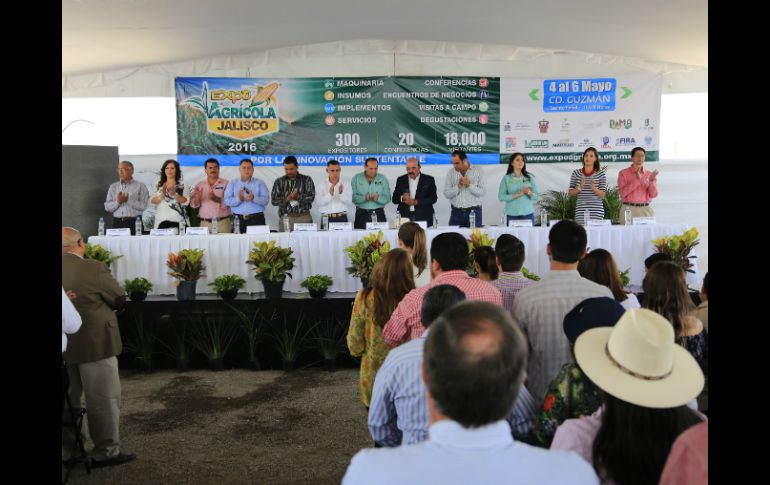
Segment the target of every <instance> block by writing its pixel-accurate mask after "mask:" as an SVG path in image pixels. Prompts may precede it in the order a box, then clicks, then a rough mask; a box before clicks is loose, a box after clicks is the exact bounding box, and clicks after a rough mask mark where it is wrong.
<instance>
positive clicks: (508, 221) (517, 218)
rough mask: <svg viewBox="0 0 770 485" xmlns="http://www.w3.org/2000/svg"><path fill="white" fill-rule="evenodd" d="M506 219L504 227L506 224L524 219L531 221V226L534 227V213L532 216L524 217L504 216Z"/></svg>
mask: <svg viewBox="0 0 770 485" xmlns="http://www.w3.org/2000/svg"><path fill="white" fill-rule="evenodd" d="M506 217H508V220H507V221H506V223H505V225H506V226H507V225H508V224H510V223H511V221H523V220H525V219H529V220H530V221H532V225H533V226H534V225H535V213H534V212H533V213H532V214H527V215H524V216H506Z"/></svg>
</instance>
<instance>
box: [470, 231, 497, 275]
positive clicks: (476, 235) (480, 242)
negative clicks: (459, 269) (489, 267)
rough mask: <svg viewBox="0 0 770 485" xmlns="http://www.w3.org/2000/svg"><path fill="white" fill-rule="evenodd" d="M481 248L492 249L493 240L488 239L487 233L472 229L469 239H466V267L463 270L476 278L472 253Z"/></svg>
mask: <svg viewBox="0 0 770 485" xmlns="http://www.w3.org/2000/svg"><path fill="white" fill-rule="evenodd" d="M482 246H489V247H494V246H495V240H494V239H490V237H489V235H488V234H487V233H484V232H481V231H480V230H478V229H474V230H473V232H471V237H469V238H468V266H466V268H465V272H466V273H468V274H469V275H470V276H478V273H476V266H475V265H474V264H473V263H474V260H473V252H474V251H475V250H476V249H478V248H480V247H482Z"/></svg>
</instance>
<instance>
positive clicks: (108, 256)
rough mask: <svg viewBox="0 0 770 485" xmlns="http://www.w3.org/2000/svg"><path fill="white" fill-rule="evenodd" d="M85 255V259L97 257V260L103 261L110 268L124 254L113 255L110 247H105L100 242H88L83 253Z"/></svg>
mask: <svg viewBox="0 0 770 485" xmlns="http://www.w3.org/2000/svg"><path fill="white" fill-rule="evenodd" d="M83 257H84V258H85V259H95V260H97V261H101V262H102V263H104V264H106V265H107V267H108V268H109V267H110V265H112V263H114V262H115V261H117V260H118V259H120V258H122V257H123V255H122V254H121V255H119V256H113V255H112V253H111V252H110V251H109V250H108V249H104V248H103V247H102V246H101V245H99V244H90V243H86V251H85V253H84V254H83Z"/></svg>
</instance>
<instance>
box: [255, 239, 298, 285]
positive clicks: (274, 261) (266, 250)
mask: <svg viewBox="0 0 770 485" xmlns="http://www.w3.org/2000/svg"><path fill="white" fill-rule="evenodd" d="M292 252H293V251H292V249H291V248H282V247H280V246H276V245H275V241H270V242H255V243H254V247H253V248H252V249H251V251H249V259H248V260H247V261H246V262H247V263H249V264H251V265H252V266H254V272H255V277H256V278H257V279H258V280H260V281H262V284H263V285H264V287H265V296H266V297H267V298H280V297H281V294H283V284H284V282H285V281H286V277H287V276H288V277H289V278H291V277H292V276H291V273H289V270H290V269H292V268H293V267H294V257H293V256H292V255H291V254H292Z"/></svg>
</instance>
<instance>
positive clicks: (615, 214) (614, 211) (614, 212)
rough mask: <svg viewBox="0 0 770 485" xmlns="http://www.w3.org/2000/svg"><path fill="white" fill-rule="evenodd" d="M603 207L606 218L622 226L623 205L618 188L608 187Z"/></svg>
mask: <svg viewBox="0 0 770 485" xmlns="http://www.w3.org/2000/svg"><path fill="white" fill-rule="evenodd" d="M576 200H577V199H576ZM602 205H604V218H605V219H610V220H611V221H612V223H613V224H620V207H621V206H622V205H623V203H622V202H621V200H620V191H619V190H618V188H617V187H616V186H614V187H607V190H606V191H605V192H604V198H603V199H602Z"/></svg>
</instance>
